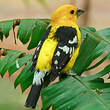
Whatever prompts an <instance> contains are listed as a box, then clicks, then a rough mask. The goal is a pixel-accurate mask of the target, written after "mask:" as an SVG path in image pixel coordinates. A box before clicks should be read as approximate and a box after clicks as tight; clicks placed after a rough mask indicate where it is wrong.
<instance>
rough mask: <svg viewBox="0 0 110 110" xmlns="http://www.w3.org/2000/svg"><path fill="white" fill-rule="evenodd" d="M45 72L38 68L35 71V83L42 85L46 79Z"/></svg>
mask: <svg viewBox="0 0 110 110" xmlns="http://www.w3.org/2000/svg"><path fill="white" fill-rule="evenodd" d="M44 76H45V73H44V72H38V71H37V70H36V71H35V73H34V79H33V84H36V85H41V83H42V81H43V80H44Z"/></svg>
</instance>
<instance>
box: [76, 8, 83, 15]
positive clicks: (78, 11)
mask: <svg viewBox="0 0 110 110" xmlns="http://www.w3.org/2000/svg"><path fill="white" fill-rule="evenodd" d="M83 13H84V10H82V9H80V8H78V9H77V12H76V15H77V17H79V16H80V15H81V14H83Z"/></svg>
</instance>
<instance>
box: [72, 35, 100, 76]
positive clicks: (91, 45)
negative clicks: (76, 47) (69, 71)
mask: <svg viewBox="0 0 110 110" xmlns="http://www.w3.org/2000/svg"><path fill="white" fill-rule="evenodd" d="M98 44H99V42H98V41H97V40H96V39H95V38H94V37H93V36H92V35H91V34H88V36H87V38H86V40H84V42H83V43H82V45H81V47H80V51H79V55H78V58H77V60H76V62H75V64H74V67H73V72H74V73H77V74H78V75H81V74H82V73H83V72H84V71H85V69H86V68H87V65H86V64H87V62H88V58H89V57H90V55H91V54H92V52H93V51H94V49H95V48H96V47H97V45H98ZM90 63H91V62H90ZM90 63H89V64H90ZM89 64H88V65H89Z"/></svg>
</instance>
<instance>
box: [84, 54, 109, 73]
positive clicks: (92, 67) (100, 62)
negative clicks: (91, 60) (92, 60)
mask: <svg viewBox="0 0 110 110" xmlns="http://www.w3.org/2000/svg"><path fill="white" fill-rule="evenodd" d="M109 57H110V54H107V55H106V56H105V57H103V58H102V59H101V60H100V61H98V62H97V63H96V64H94V65H93V66H91V67H89V68H87V69H86V70H87V71H89V70H91V69H94V68H96V67H97V66H99V65H100V64H102V63H103V62H104V61H105V60H106V59H107V58H109Z"/></svg>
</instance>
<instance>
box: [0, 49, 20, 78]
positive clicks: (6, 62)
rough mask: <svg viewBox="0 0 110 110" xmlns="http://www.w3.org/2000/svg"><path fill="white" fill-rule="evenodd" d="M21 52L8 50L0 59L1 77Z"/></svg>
mask: <svg viewBox="0 0 110 110" xmlns="http://www.w3.org/2000/svg"><path fill="white" fill-rule="evenodd" d="M21 53H22V52H20V51H15V50H9V51H8V54H7V55H6V56H5V57H4V58H3V59H1V60H0V64H1V68H0V74H1V76H2V77H3V76H4V74H5V73H6V71H7V70H8V68H9V67H10V66H11V65H12V63H13V62H14V61H16V59H17V58H18V57H19V56H20V54H21Z"/></svg>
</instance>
